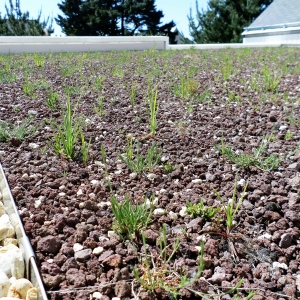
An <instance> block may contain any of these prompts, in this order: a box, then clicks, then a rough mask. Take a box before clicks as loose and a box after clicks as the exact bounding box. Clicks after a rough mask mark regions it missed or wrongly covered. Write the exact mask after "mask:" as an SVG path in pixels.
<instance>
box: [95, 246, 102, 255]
mask: <svg viewBox="0 0 300 300" xmlns="http://www.w3.org/2000/svg"><path fill="white" fill-rule="evenodd" d="M103 251H104V249H103V247H96V248H94V250H93V254H94V255H100V254H101V253H103Z"/></svg>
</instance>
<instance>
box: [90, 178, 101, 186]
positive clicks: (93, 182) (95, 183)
mask: <svg viewBox="0 0 300 300" xmlns="http://www.w3.org/2000/svg"><path fill="white" fill-rule="evenodd" d="M91 184H92V185H98V184H100V181H99V180H96V179H94V180H92V181H91Z"/></svg>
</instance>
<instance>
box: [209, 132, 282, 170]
mask: <svg viewBox="0 0 300 300" xmlns="http://www.w3.org/2000/svg"><path fill="white" fill-rule="evenodd" d="M269 141H270V139H267V138H265V137H263V138H262V141H261V143H260V145H259V146H258V148H256V149H254V150H253V154H247V153H238V154H236V152H235V151H233V150H232V149H231V148H230V147H229V146H226V145H225V143H224V139H223V138H222V143H221V146H218V145H217V144H214V146H215V148H216V150H217V151H218V152H219V153H220V154H221V155H223V156H226V157H227V158H228V159H229V160H230V161H231V162H233V163H234V164H236V165H238V166H239V167H250V166H254V167H257V168H258V169H260V170H262V171H271V170H274V169H275V168H277V166H278V165H279V164H280V163H281V161H282V158H280V157H279V156H278V155H276V154H270V155H269V156H267V155H266V150H267V148H268V145H269Z"/></svg>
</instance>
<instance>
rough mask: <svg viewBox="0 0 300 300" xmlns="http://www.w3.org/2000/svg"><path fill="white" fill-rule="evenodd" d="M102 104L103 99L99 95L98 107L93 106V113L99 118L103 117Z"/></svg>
mask: <svg viewBox="0 0 300 300" xmlns="http://www.w3.org/2000/svg"><path fill="white" fill-rule="evenodd" d="M103 104H104V98H103V97H101V96H100V95H99V96H98V106H96V105H94V112H95V113H96V114H97V115H99V116H100V117H102V116H103Z"/></svg>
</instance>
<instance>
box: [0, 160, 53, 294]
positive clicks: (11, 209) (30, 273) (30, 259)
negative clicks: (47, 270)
mask: <svg viewBox="0 0 300 300" xmlns="http://www.w3.org/2000/svg"><path fill="white" fill-rule="evenodd" d="M0 182H1V186H0V190H1V192H2V197H3V205H4V208H5V211H6V213H7V214H8V216H9V219H10V221H11V223H12V225H13V227H14V229H15V232H16V238H17V240H18V246H19V248H20V249H21V251H22V253H23V257H24V261H25V273H26V274H25V275H26V278H27V279H28V280H29V281H31V283H32V284H33V286H34V287H36V288H37V290H38V300H48V297H47V294H46V292H45V289H44V285H43V282H42V279H41V277H40V274H39V272H38V268H37V265H36V261H35V255H34V252H33V250H32V247H31V244H30V241H29V239H28V237H27V235H26V233H25V230H24V228H23V225H22V221H21V218H20V215H19V212H18V209H17V207H16V205H15V202H14V199H13V196H12V193H11V190H10V188H9V185H8V182H7V179H6V177H5V173H4V170H3V168H2V165H1V163H0Z"/></svg>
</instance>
